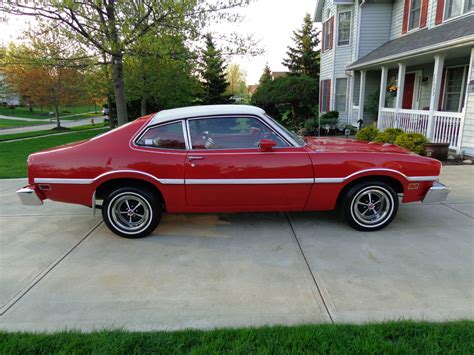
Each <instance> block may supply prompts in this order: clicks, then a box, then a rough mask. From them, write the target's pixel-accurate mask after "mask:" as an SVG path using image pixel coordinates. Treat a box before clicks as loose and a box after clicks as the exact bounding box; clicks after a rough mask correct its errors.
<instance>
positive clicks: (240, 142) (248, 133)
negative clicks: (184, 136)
mask: <svg viewBox="0 0 474 355" xmlns="http://www.w3.org/2000/svg"><path fill="white" fill-rule="evenodd" d="M188 122H189V131H190V135H191V143H192V147H193V148H194V149H244V148H257V147H258V145H259V143H260V141H261V140H262V139H270V140H272V141H274V142H275V143H276V147H287V146H288V144H287V143H286V142H284V141H283V140H282V139H281V138H280V137H279V136H278V135H277V134H276V133H275V132H274V131H273V130H271V129H270V128H269V127H268V126H267V125H265V124H264V123H263V122H261V121H260V120H258V119H256V118H252V117H216V118H199V119H190V120H189V121H188Z"/></svg>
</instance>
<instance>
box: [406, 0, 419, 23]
mask: <svg viewBox="0 0 474 355" xmlns="http://www.w3.org/2000/svg"><path fill="white" fill-rule="evenodd" d="M420 15H421V0H410V17H409V22H408V30H413V29H414V28H418V27H420Z"/></svg>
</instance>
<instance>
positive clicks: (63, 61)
mask: <svg viewBox="0 0 474 355" xmlns="http://www.w3.org/2000/svg"><path fill="white" fill-rule="evenodd" d="M27 39H28V41H27V43H26V44H21V45H15V44H10V46H9V47H8V48H7V50H6V53H5V57H4V58H3V65H4V73H5V75H6V78H7V81H8V83H9V85H10V86H11V88H12V89H14V90H15V91H16V92H18V93H20V94H21V95H22V96H24V97H27V98H28V100H29V101H31V102H33V103H34V104H36V105H40V106H47V107H52V108H53V109H54V112H55V115H56V122H57V127H58V128H59V127H61V122H60V115H59V107H60V106H65V105H72V104H78V103H80V102H81V101H82V100H83V99H84V98H85V96H86V95H85V88H84V85H83V84H84V80H83V72H82V70H81V69H83V68H85V67H88V64H87V63H86V61H87V60H88V57H87V56H86V55H83V56H81V58H82V59H81V60H79V59H77V55H78V53H80V51H79V50H78V48H77V47H75V46H72V45H71V44H70V43H69V42H68V41H67V39H65V38H64V37H62V36H60V35H59V34H58V33H56V32H33V31H32V30H30V31H29V32H28V38H27Z"/></svg>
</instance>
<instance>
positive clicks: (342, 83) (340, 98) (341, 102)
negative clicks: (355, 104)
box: [336, 78, 347, 113]
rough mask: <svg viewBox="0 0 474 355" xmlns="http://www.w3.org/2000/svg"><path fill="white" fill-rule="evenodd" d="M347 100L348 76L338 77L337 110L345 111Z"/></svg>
mask: <svg viewBox="0 0 474 355" xmlns="http://www.w3.org/2000/svg"><path fill="white" fill-rule="evenodd" d="M346 102H347V78H337V79H336V111H338V112H341V113H345V112H346Z"/></svg>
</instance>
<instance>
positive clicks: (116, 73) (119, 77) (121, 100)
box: [109, 54, 128, 126]
mask: <svg viewBox="0 0 474 355" xmlns="http://www.w3.org/2000/svg"><path fill="white" fill-rule="evenodd" d="M112 79H113V81H114V93H115V107H116V108H117V122H118V125H119V126H121V125H123V124H125V123H127V122H128V115H127V101H126V99H125V83H124V81H123V55H122V54H114V55H113V56H112ZM109 110H110V108H109Z"/></svg>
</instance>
